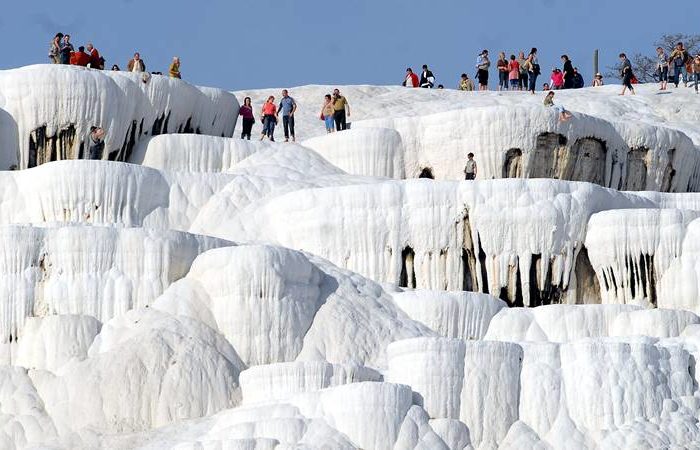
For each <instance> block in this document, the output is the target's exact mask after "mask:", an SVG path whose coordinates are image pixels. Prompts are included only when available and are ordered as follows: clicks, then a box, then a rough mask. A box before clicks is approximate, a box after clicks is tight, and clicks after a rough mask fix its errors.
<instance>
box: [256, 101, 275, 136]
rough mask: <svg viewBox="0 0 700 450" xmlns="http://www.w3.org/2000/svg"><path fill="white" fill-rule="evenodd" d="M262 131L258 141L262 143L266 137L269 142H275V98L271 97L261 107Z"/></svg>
mask: <svg viewBox="0 0 700 450" xmlns="http://www.w3.org/2000/svg"><path fill="white" fill-rule="evenodd" d="M260 115H261V116H262V118H263V131H262V136H261V137H260V140H261V141H262V140H263V139H265V137H266V136H267V137H268V138H269V139H270V141H272V142H275V125H277V106H275V97H274V95H271V96H269V97H268V98H267V101H265V104H264V105H263V107H262V113H261V114H260Z"/></svg>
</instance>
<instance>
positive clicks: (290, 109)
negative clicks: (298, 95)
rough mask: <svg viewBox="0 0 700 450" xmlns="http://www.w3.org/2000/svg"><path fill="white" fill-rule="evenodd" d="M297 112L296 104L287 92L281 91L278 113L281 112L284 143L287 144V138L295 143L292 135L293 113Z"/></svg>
mask: <svg viewBox="0 0 700 450" xmlns="http://www.w3.org/2000/svg"><path fill="white" fill-rule="evenodd" d="M296 110H297V102H296V101H294V99H293V98H292V97H290V96H289V91H287V90H286V89H283V90H282V99H281V100H280V106H279V108H278V111H281V112H282V125H283V126H284V142H289V136H290V135H291V137H292V142H295V141H296V137H295V135H294V113H295V112H296Z"/></svg>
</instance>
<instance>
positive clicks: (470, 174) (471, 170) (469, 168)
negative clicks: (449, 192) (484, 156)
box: [464, 153, 476, 180]
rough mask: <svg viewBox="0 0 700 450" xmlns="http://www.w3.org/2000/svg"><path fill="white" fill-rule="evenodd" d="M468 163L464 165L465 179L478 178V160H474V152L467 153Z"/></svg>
mask: <svg viewBox="0 0 700 450" xmlns="http://www.w3.org/2000/svg"><path fill="white" fill-rule="evenodd" d="M467 158H468V159H467V164H466V165H465V166H464V179H465V180H473V179H475V178H476V161H474V153H469V154H467Z"/></svg>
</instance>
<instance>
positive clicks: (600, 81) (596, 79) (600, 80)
mask: <svg viewBox="0 0 700 450" xmlns="http://www.w3.org/2000/svg"><path fill="white" fill-rule="evenodd" d="M602 85H603V75H601V74H600V72H598V73H597V74H595V77H594V78H593V87H600V86H602Z"/></svg>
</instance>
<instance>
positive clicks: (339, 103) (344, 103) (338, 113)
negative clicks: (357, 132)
mask: <svg viewBox="0 0 700 450" xmlns="http://www.w3.org/2000/svg"><path fill="white" fill-rule="evenodd" d="M347 117H350V104H348V100H347V99H346V98H345V97H343V96H342V95H340V91H339V90H338V89H334V90H333V120H334V121H335V129H336V131H343V130H347V129H348V123H347Z"/></svg>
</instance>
